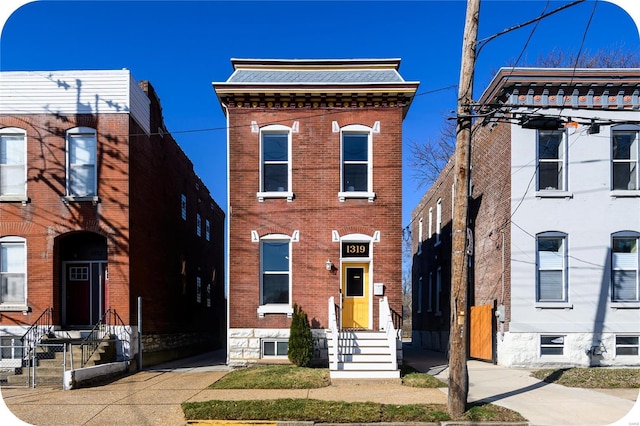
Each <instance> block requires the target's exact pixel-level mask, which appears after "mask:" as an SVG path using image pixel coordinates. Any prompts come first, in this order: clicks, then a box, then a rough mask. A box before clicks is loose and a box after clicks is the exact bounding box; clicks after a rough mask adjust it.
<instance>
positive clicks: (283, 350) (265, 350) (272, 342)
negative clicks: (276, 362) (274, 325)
mask: <svg viewBox="0 0 640 426" xmlns="http://www.w3.org/2000/svg"><path fill="white" fill-rule="evenodd" d="M288 354H289V341H288V340H280V339H263V340H262V357H263V358H286V357H287V356H288Z"/></svg>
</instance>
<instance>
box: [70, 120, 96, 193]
mask: <svg viewBox="0 0 640 426" xmlns="http://www.w3.org/2000/svg"><path fill="white" fill-rule="evenodd" d="M96 150H97V139H96V131H95V129H91V128H89V127H76V128H73V129H69V130H67V196H70V197H79V198H83V197H93V196H95V195H97V167H96Z"/></svg>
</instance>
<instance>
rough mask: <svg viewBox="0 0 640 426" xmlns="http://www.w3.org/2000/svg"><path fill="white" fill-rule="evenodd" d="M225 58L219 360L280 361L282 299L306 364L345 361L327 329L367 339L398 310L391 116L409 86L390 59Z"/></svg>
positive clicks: (406, 99)
mask: <svg viewBox="0 0 640 426" xmlns="http://www.w3.org/2000/svg"><path fill="white" fill-rule="evenodd" d="M232 64H233V67H234V72H233V74H232V75H231V76H230V77H229V79H228V80H227V81H226V82H222V83H214V89H215V91H216V93H217V95H218V98H219V100H220V103H221V105H222V108H223V110H224V112H225V115H226V117H227V122H228V129H229V130H228V131H229V133H228V156H229V158H228V169H229V170H228V179H229V201H228V202H229V210H228V211H229V222H228V226H229V231H228V235H229V240H228V241H229V248H228V252H229V264H228V268H227V269H228V271H229V274H228V292H229V294H228V304H229V307H228V312H229V345H228V350H229V352H228V358H229V362H230V363H247V362H259V361H264V360H269V359H277V358H285V359H286V356H287V340H288V335H289V327H290V322H291V320H290V316H291V314H292V310H293V304H294V303H295V304H298V305H300V306H301V307H302V309H303V310H304V311H305V312H306V313H307V315H308V317H309V320H310V323H311V327H312V329H313V333H314V336H315V343H316V353H315V359H316V361H324V362H326V361H327V360H328V359H331V369H332V375H335V374H337V373H336V370H348V369H350V368H357V367H354V366H353V365H346V363H347V362H348V361H352V360H354V358H355V356H354V354H347V353H346V351H347V350H346V349H344V350H343V348H337V349H336V346H335V345H333V344H332V342H334V341H335V339H332V338H331V336H337V333H338V329H340V330H347V329H349V330H359V331H366V332H367V333H369V334H367V337H372V336H373V335H374V334H373V332H374V331H380V330H387V329H389V328H390V327H389V326H388V325H387V324H386V321H387V318H391V317H392V316H393V317H394V318H395V316H394V314H393V312H395V313H401V310H402V289H401V245H402V223H401V210H402V195H401V190H402V188H401V182H402V174H401V168H402V120H403V118H404V116H405V114H406V113H407V110H408V108H409V104H410V102H411V100H412V98H413V95H414V93H415V91H416V89H417V86H418V84H417V83H413V82H405V81H404V80H403V79H402V77H401V76H400V75H399V74H398V67H399V64H400V61H399V60H397V59H385V60H369V59H367V60H357V59H356V60H251V59H233V60H232ZM341 296H342V297H341ZM381 318H382V319H381ZM395 325H396V329H397V326H398V325H399V324H398V323H397V321H396V324H395ZM332 333H333V334H332ZM356 338H360V336H356ZM394 339H395V337H394ZM393 346H394V349H393V350H391V352H393V356H394V360H393V361H390V364H393V363H394V362H395V360H396V358H395V356H396V351H395V341H394V343H393ZM328 348H329V349H328ZM386 350H387V351H389V350H390V349H389V347H387V349H386ZM387 355H388V354H387ZM380 359H382V357H381V358H380ZM387 360H388V356H387V357H386V358H385V362H386V361H387ZM373 361H374V362H375V361H376V360H375V359H374V360H373ZM374 368H376V367H374ZM381 368H389V367H388V365H385V366H384V367H381ZM391 369H392V370H396V369H397V365H395V364H394V365H393V366H392V368H391ZM354 374H357V373H354ZM361 374H365V375H366V374H367V373H366V372H365V373H361Z"/></svg>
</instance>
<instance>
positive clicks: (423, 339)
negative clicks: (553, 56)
mask: <svg viewBox="0 0 640 426" xmlns="http://www.w3.org/2000/svg"><path fill="white" fill-rule="evenodd" d="M639 92H640V70H638V69H577V70H573V69H539V68H515V69H511V68H510V69H503V70H500V72H498V74H497V75H496V76H495V78H494V79H493V81H492V82H491V83H490V85H489V86H488V88H487V89H486V91H485V93H484V94H483V96H482V97H481V98H480V100H479V105H481V106H482V107H481V108H480V110H479V116H481V117H483V119H479V121H478V123H477V124H476V126H475V127H474V133H473V138H472V152H471V194H470V195H471V198H470V207H469V209H470V212H469V221H470V229H471V231H472V236H473V238H472V244H471V250H472V251H471V256H470V259H471V263H470V264H471V267H470V274H469V280H470V285H469V306H470V309H469V311H470V312H469V317H470V320H469V321H467V325H469V329H468V331H469V336H470V337H469V356H470V357H472V358H479V359H487V360H492V361H495V362H497V363H499V364H502V365H506V366H518V367H542V366H596V365H640V356H639V353H638V352H639V339H640V296H639V295H640V288H639V281H638V275H639V274H638V271H639V264H640V260H639V257H638V256H639V254H638V242H639V240H640V213H639V212H640V190H639V189H640V186H639V183H640V182H639V180H638V179H639V177H638V158H640V155H639V143H640V142H639V134H640V111H639V109H640V100H639V96H638V93H639ZM451 168H452V164H451V163H450V164H449V165H447V167H446V168H445V170H444V171H443V172H442V174H441V176H440V177H439V179H438V181H437V182H436V184H435V185H434V186H433V187H432V188H431V189H430V190H429V191H428V192H427V193H426V194H425V196H424V197H423V199H422V201H421V202H420V204H419V205H418V206H417V207H416V209H414V213H413V218H412V235H413V236H414V243H413V253H414V262H413V296H414V301H413V338H414V342H417V343H418V344H421V345H422V346H424V347H427V348H432V349H436V350H441V351H446V350H447V349H448V334H449V323H448V307H449V303H450V299H449V289H450V278H449V276H450V268H451V264H450V251H451V248H450V241H451V234H450V230H449V232H447V231H444V229H446V227H447V225H443V226H442V229H443V233H442V234H443V235H442V236H443V238H444V240H443V243H441V246H440V247H437V246H436V244H435V240H436V238H434V237H432V236H431V233H430V232H428V233H427V231H425V229H427V225H426V224H427V223H428V221H429V211H433V212H435V211H436V208H437V207H436V205H437V200H439V199H441V200H442V201H441V203H442V205H443V213H442V222H443V223H444V224H449V225H448V226H449V229H450V220H451V210H450V205H451V194H452V179H453V177H452V175H453V173H452V172H451V171H450V170H451ZM447 207H449V208H447ZM434 214H435V213H434ZM421 222H422V224H423V225H422V229H423V231H422V233H421V232H420V228H421V225H420V223H421ZM438 268H441V270H442V271H443V272H442V279H441V282H440V285H441V288H442V294H441V296H440V298H439V299H438V303H439V304H440V306H445V308H443V309H442V316H441V318H442V319H440V320H439V319H438V318H437V317H436V316H435V313H434V312H433V311H434V308H433V306H434V301H433V298H434V297H437V296H434V295H436V294H437V293H438V290H437V286H438V285H437V280H434V279H430V278H429V277H432V276H433V275H434V274H437V272H435V271H437V270H438Z"/></svg>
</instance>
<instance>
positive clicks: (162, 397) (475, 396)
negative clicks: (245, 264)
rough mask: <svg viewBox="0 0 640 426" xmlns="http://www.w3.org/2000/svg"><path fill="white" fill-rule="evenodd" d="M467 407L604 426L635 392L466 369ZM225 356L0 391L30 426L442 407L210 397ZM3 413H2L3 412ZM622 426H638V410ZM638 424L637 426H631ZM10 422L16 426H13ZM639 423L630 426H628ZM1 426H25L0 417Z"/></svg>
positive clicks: (383, 390) (428, 361)
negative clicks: (226, 412)
mask: <svg viewBox="0 0 640 426" xmlns="http://www.w3.org/2000/svg"><path fill="white" fill-rule="evenodd" d="M405 358H406V360H407V363H409V364H411V365H413V366H414V367H415V368H416V369H418V370H419V371H424V372H430V373H431V374H434V375H437V376H438V377H440V378H442V379H444V380H446V379H447V374H448V371H447V368H446V362H445V360H444V358H443V354H440V353H435V352H427V351H421V350H419V349H416V348H412V347H411V346H407V348H406V351H405ZM468 365H469V377H470V387H469V401H470V402H472V401H484V402H491V403H494V404H497V405H501V406H504V407H507V408H510V409H512V410H515V411H518V412H520V413H521V414H522V415H523V416H524V417H526V418H528V419H529V420H530V421H531V424H532V425H606V424H609V423H612V422H614V421H616V420H618V419H621V418H622V417H623V416H625V415H626V414H627V413H630V411H631V410H632V408H633V406H634V400H635V399H637V397H638V391H637V390H631V391H628V392H620V395H619V396H612V395H608V394H604V393H601V392H597V391H592V390H583V389H571V388H564V387H562V386H559V385H549V384H545V383H542V382H540V381H538V380H536V379H533V378H532V377H530V376H529V373H528V371H525V370H515V369H506V368H502V367H497V366H494V365H492V364H486V363H482V362H478V361H470V362H469V363H468ZM227 370H228V369H227V367H226V366H225V365H224V353H223V352H212V353H207V354H203V355H201V356H198V357H193V358H188V359H185V360H181V361H176V362H172V363H169V364H164V365H162V366H158V367H155V368H154V367H151V368H149V369H145V370H144V371H142V372H139V373H136V374H132V375H130V376H127V377H124V378H122V379H120V380H117V381H115V382H113V383H110V384H108V385H104V386H98V387H94V388H87V389H77V390H72V391H62V390H54V389H46V388H39V389H6V388H3V389H2V396H3V399H4V402H5V403H6V404H7V406H8V408H9V409H10V410H11V413H13V414H14V415H15V416H17V418H18V419H21V420H23V421H25V422H27V423H28V424H34V425H42V426H48V425H163V426H164V425H169V426H171V425H175V426H178V425H184V424H185V419H184V416H183V414H182V409H181V408H180V404H181V403H182V402H185V401H206V400H212V399H225V400H244V399H275V398H313V399H323V400H343V401H372V402H381V403H388V404H414V403H418V404H420V403H438V404H446V403H447V396H446V390H440V389H419V388H410V387H406V386H402V385H400V384H397V383H391V382H388V383H381V382H377V383H375V384H372V383H366V384H364V383H362V382H360V383H358V382H355V383H350V382H345V381H341V382H339V383H336V384H333V385H331V386H329V387H327V388H321V389H301V390H211V389H207V386H209V385H210V384H211V383H213V382H215V381H216V380H218V379H219V378H220V377H222V376H223V375H224V374H226V372H227ZM0 408H2V407H0ZM636 408H637V411H636V413H635V418H634V419H630V418H629V419H625V421H626V423H622V424H623V425H625V426H630V425H636V426H637V425H640V422H639V420H640V407H636ZM636 419H638V420H636ZM12 421H13V423H12ZM634 421H635V422H638V423H633V422H634ZM0 424H1V425H3V426H4V425H13V424H24V423H20V422H18V421H17V420H15V417H9V416H8V414H7V412H6V411H5V412H3V411H1V410H0Z"/></svg>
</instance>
